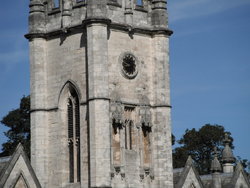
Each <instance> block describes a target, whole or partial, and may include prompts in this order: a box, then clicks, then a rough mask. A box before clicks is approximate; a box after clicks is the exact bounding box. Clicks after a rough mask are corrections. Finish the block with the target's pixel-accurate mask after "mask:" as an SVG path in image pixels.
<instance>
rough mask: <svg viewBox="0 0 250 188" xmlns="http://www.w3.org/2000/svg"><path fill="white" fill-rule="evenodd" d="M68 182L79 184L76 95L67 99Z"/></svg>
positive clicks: (77, 105) (78, 115) (78, 136)
mask: <svg viewBox="0 0 250 188" xmlns="http://www.w3.org/2000/svg"><path fill="white" fill-rule="evenodd" d="M67 111H68V113H67V116H68V143H69V182H70V183H74V182H80V108H79V100H78V97H77V95H76V93H75V92H74V93H72V95H71V96H70V97H69V98H68V106H67Z"/></svg>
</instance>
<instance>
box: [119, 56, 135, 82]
mask: <svg viewBox="0 0 250 188" xmlns="http://www.w3.org/2000/svg"><path fill="white" fill-rule="evenodd" d="M119 64H120V70H121V74H122V75H123V76H124V77H125V78H127V79H134V78H135V77H136V76H137V74H138V70H139V61H138V58H137V57H136V56H135V55H134V54H133V53H131V52H124V53H122V54H121V55H120V57H119Z"/></svg>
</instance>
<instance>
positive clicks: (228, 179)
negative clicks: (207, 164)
mask: <svg viewBox="0 0 250 188" xmlns="http://www.w3.org/2000/svg"><path fill="white" fill-rule="evenodd" d="M190 168H193V170H194V172H195V176H196V178H197V180H198V182H199V183H200V186H201V187H202V188H213V187H212V185H213V184H212V183H213V177H212V175H211V174H208V175H202V176H199V175H198V172H197V171H196V170H195V167H194V165H193V164H192V163H191V158H189V159H188V161H187V163H186V166H185V167H184V168H177V169H174V171H173V173H174V174H173V177H174V187H175V188H180V187H182V186H183V183H184V182H185V179H186V177H187V174H188V172H189V170H190ZM240 174H242V175H243V178H244V179H245V182H246V183H247V185H248V187H249V188H250V178H249V176H250V175H249V176H247V175H246V173H245V172H244V170H243V167H242V165H241V163H238V164H237V165H236V168H235V171H234V172H233V173H221V174H220V175H221V176H220V177H221V184H222V185H221V187H222V188H235V186H236V182H237V180H238V178H239V176H240Z"/></svg>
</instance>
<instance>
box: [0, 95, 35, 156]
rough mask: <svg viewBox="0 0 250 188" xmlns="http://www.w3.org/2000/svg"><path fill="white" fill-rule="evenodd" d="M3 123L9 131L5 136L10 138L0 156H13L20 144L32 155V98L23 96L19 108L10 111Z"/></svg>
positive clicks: (4, 144)
mask: <svg viewBox="0 0 250 188" xmlns="http://www.w3.org/2000/svg"><path fill="white" fill-rule="evenodd" d="M1 123H2V124H3V125H4V126H6V127H8V128H9V130H8V131H6V132H5V133H4V134H5V136H6V137H7V138H8V140H7V142H5V143H3V145H2V150H3V151H2V153H0V156H8V155H11V154H12V153H13V152H14V150H15V148H16V147H17V145H18V143H22V145H23V147H24V149H25V152H26V153H27V154H28V156H29V154H30V97H29V96H23V97H22V98H21V101H20V106H19V108H17V109H15V110H12V111H10V112H9V113H8V114H7V115H6V116H5V117H3V119H2V120H1Z"/></svg>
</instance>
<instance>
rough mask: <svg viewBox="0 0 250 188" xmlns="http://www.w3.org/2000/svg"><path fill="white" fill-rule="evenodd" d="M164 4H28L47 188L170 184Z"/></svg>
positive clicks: (158, 0) (34, 123) (36, 148)
mask: <svg viewBox="0 0 250 188" xmlns="http://www.w3.org/2000/svg"><path fill="white" fill-rule="evenodd" d="M166 3H167V2H166V0H142V1H140V2H139V1H137V0H88V1H86V0H85V1H84V0H30V14H29V33H28V34H27V35H26V38H27V39H28V40H29V45H30V71H31V79H30V80H31V83H30V85H31V134H32V136H31V143H32V145H31V162H32V166H33V168H34V170H35V172H36V174H37V177H38V179H39V181H40V183H41V185H42V187H43V188H57V187H74V188H80V187H81V188H89V187H91V188H94V187H95V188H111V187H112V188H127V187H130V188H141V187H148V188H163V187H164V188H166V187H167V188H171V187H173V175H172V150H171V124H170V122H171V121H170V109H171V106H170V96H169V47H168V45H169V36H170V35H171V34H172V31H170V30H169V29H168V24H167V22H168V20H167V19H168V18H167V12H166Z"/></svg>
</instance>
